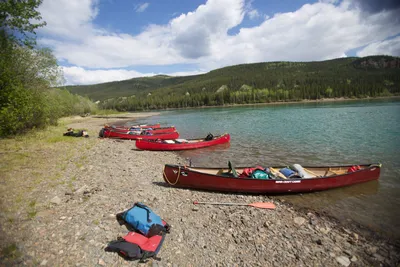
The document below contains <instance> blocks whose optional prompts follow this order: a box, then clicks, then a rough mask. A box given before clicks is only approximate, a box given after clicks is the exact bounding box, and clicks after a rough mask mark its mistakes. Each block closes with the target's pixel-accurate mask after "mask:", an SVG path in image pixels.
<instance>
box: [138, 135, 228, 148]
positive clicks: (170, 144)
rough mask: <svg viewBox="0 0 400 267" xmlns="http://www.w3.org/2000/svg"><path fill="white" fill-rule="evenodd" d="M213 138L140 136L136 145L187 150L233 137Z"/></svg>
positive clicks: (217, 143)
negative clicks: (153, 137)
mask: <svg viewBox="0 0 400 267" xmlns="http://www.w3.org/2000/svg"><path fill="white" fill-rule="evenodd" d="M211 138H212V139H210V140H205V138H198V139H175V140H146V139H141V138H138V139H137V140H136V147H137V148H139V149H142V150H158V151H170V150H187V149H197V148H203V147H209V146H215V145H220V144H225V143H228V142H229V141H230V139H231V137H230V135H229V134H223V135H220V136H213V137H211ZM206 139H207V138H206Z"/></svg>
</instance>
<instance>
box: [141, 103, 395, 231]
mask: <svg viewBox="0 0 400 267" xmlns="http://www.w3.org/2000/svg"><path fill="white" fill-rule="evenodd" d="M140 122H141V123H149V124H152V123H156V122H159V123H161V124H162V125H174V126H176V128H177V129H178V131H179V133H180V136H181V138H197V137H205V136H206V135H207V133H208V132H211V133H213V134H214V135H217V134H222V133H229V134H230V135H231V143H230V145H220V146H215V147H210V148H204V149H198V150H191V151H183V152H177V153H179V155H181V156H182V157H185V158H190V159H191V160H192V164H193V165H194V166H210V167H211V166H212V167H221V166H227V162H228V160H230V161H232V163H233V164H234V166H255V165H261V166H273V165H289V164H293V163H299V164H301V165H309V166H310V165H311V166H312V165H315V166H318V165H324V166H326V165H341V164H343V165H344V164H361V163H378V162H379V163H382V170H381V176H380V179H379V181H373V182H368V183H364V184H359V185H353V186H350V187H345V188H340V189H334V190H328V191H323V192H316V193H307V194H293V195H285V196H282V197H281V198H284V199H285V200H287V201H289V202H291V203H293V204H295V205H299V206H302V207H306V208H313V209H316V210H319V211H323V212H326V213H329V214H330V215H333V216H334V217H336V218H337V219H339V220H349V221H350V220H351V221H355V222H357V223H360V224H362V225H364V226H367V227H369V228H370V229H373V230H375V231H378V232H381V233H382V234H385V235H388V236H391V237H395V238H399V237H400V208H399V207H400V153H399V152H400V149H399V148H400V101H399V100H396V99H395V100H393V99H391V100H369V101H366V100H363V101H343V102H322V103H302V104H280V105H254V106H240V107H223V108H222V107H221V108H204V109H186V110H174V111H163V112H161V115H159V116H154V117H151V118H147V119H146V120H145V121H140Z"/></svg>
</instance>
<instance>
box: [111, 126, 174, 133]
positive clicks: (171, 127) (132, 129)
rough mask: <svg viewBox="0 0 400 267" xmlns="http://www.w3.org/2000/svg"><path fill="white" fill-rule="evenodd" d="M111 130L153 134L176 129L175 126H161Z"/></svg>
mask: <svg viewBox="0 0 400 267" xmlns="http://www.w3.org/2000/svg"><path fill="white" fill-rule="evenodd" d="M111 131H114V132H118V133H126V134H144V133H146V132H147V133H152V134H159V133H172V132H175V131H176V128H175V126H169V127H160V128H134V127H132V128H129V129H122V128H112V129H111Z"/></svg>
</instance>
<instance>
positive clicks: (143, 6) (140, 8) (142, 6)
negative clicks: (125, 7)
mask: <svg viewBox="0 0 400 267" xmlns="http://www.w3.org/2000/svg"><path fill="white" fill-rule="evenodd" d="M149 5H150V4H149V3H143V4H140V5H137V6H135V11H136V12H138V13H141V12H143V11H145V10H146V9H147V8H148V7H149Z"/></svg>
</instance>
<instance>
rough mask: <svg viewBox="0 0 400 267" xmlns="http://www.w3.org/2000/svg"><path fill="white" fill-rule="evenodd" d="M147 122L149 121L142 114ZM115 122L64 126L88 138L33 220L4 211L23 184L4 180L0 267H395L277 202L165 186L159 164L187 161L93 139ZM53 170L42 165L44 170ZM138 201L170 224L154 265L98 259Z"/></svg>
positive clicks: (363, 237) (386, 252) (349, 232)
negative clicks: (260, 205) (270, 206)
mask: <svg viewBox="0 0 400 267" xmlns="http://www.w3.org/2000/svg"><path fill="white" fill-rule="evenodd" d="M149 115H154V114H153V113H149V114H145V113H143V114H142V115H140V116H149ZM135 116H136V118H137V117H138V115H135ZM118 119H119V120H120V122H123V120H124V119H128V118H124V117H122V118H118ZM116 120H117V119H116V118H110V117H107V118H95V117H90V116H89V117H86V118H76V119H75V120H71V122H70V123H69V124H68V125H67V126H68V127H72V128H76V129H79V128H86V129H88V131H89V135H90V137H89V138H79V141H77V142H75V145H76V147H77V149H76V151H79V152H76V153H72V154H71V156H70V157H69V158H68V159H67V160H66V161H65V162H64V164H65V165H63V167H62V168H61V169H62V172H60V175H59V176H58V178H57V183H50V182H49V181H41V182H40V183H39V184H37V188H35V189H34V190H30V191H29V193H27V194H26V196H24V197H26V198H28V199H35V213H34V214H32V216H28V217H27V215H26V214H27V212H28V210H29V205H28V206H26V205H25V208H21V209H17V210H12V211H10V210H7V209H5V208H4V207H7V206H9V205H11V204H12V203H9V202H11V201H15V199H13V200H11V199H8V198H7V195H6V193H7V192H10V194H13V193H12V192H14V191H15V189H14V188H13V187H16V186H18V187H19V188H23V187H24V186H27V185H25V183H28V180H29V177H26V176H25V175H24V173H23V172H22V173H21V175H20V176H19V178H20V179H19V180H18V183H14V182H10V181H11V180H10V181H9V180H7V181H5V182H4V180H3V181H2V183H1V193H2V194H3V196H2V201H1V206H2V210H1V213H0V223H1V231H0V239H1V240H3V241H2V245H1V249H2V253H1V255H0V256H1V258H0V259H1V263H0V264H1V265H3V266H12V265H13V266H14V265H21V266H23V265H26V266H126V265H128V266H130V265H132V266H136V265H139V266H399V259H400V255H399V251H400V249H399V243H398V242H397V243H396V242H393V241H391V242H389V241H388V240H386V239H383V238H380V237H377V236H374V235H373V234H364V233H365V232H364V231H361V230H360V231H358V230H357V228H356V227H348V226H347V225H343V224H340V223H338V222H336V221H334V220H332V219H330V218H329V217H326V216H323V215H319V214H317V213H315V212H313V211H309V210H304V209H302V210H298V209H296V208H295V207H292V206H290V205H288V204H286V203H283V202H281V201H279V197H268V196H259V195H242V194H223V193H213V192H203V191H194V190H186V189H178V188H172V187H169V186H168V185H167V184H166V183H165V182H164V181H163V178H162V170H163V166H164V164H166V163H182V164H186V163H187V162H186V160H185V159H182V158H179V157H178V156H177V155H176V154H174V153H171V152H150V151H140V150H137V149H136V147H135V142H134V141H123V140H115V139H101V138H98V137H97V134H98V132H99V130H100V129H101V127H102V125H104V124H105V123H113V122H115V121H116ZM66 138H69V137H66ZM78 148H85V149H78ZM43 149H45V148H43ZM49 155H51V154H49ZM3 156H6V155H3ZM32 160H35V159H34V158H32ZM49 162H50V163H51V162H52V161H51V158H49ZM53 168H56V166H51V165H49V166H48V171H49V172H51V171H52V170H53ZM39 175H40V174H39ZM2 176H3V175H2ZM21 178H23V179H21ZM195 200H197V201H219V202H243V203H251V202H269V201H272V202H274V203H275V204H276V209H275V210H265V209H257V208H252V207H245V206H244V207H243V206H234V207H233V206H232V207H229V206H206V205H201V206H198V205H196V206H195V205H193V204H192V202H193V201H195ZM137 201H139V202H143V203H145V204H147V205H148V206H149V207H151V208H152V209H153V211H155V212H156V213H158V214H159V215H160V216H161V217H162V218H163V219H164V220H165V221H167V222H168V223H169V224H170V225H171V226H172V227H171V233H170V234H168V235H167V236H166V239H165V242H164V245H163V247H162V248H161V250H160V253H159V254H158V256H159V257H160V260H149V261H148V262H146V263H138V262H137V261H133V262H129V261H125V260H124V259H122V258H121V257H119V256H118V255H117V254H116V253H110V252H105V251H104V248H105V247H106V245H107V243H108V242H110V241H112V240H115V239H117V237H118V236H123V235H125V234H126V233H127V232H128V231H127V229H126V228H125V226H120V225H119V224H118V222H117V220H116V219H115V214H116V213H118V212H121V211H124V210H126V209H128V208H130V207H131V206H132V205H133V204H134V203H135V202H137ZM28 214H29V213H28ZM10 251H11V252H12V253H10ZM16 254H18V255H16Z"/></svg>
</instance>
